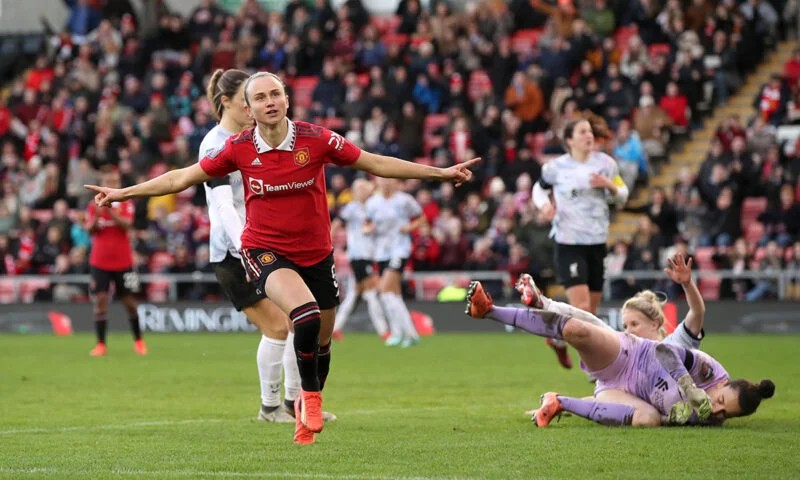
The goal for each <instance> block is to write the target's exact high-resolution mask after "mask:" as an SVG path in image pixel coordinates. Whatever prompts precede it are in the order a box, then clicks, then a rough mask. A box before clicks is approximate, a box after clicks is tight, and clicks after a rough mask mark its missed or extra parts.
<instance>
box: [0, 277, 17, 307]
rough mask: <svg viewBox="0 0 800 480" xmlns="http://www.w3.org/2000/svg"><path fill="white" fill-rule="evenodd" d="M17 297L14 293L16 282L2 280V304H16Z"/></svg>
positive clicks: (0, 288)
mask: <svg viewBox="0 0 800 480" xmlns="http://www.w3.org/2000/svg"><path fill="white" fill-rule="evenodd" d="M16 301H17V295H16V293H15V292H14V282H12V281H11V280H0V304H7V303H14V302H16Z"/></svg>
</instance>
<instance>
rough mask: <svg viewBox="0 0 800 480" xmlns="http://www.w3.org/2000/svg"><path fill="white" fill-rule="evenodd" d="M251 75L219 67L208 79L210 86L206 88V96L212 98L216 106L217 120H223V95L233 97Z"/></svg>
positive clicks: (212, 102)
mask: <svg viewBox="0 0 800 480" xmlns="http://www.w3.org/2000/svg"><path fill="white" fill-rule="evenodd" d="M249 77H250V75H248V74H247V73H246V72H243V71H241V70H236V69H230V70H222V69H221V68H219V69H217V70H216V71H215V72H214V73H213V74H211V79H210V80H209V81H208V88H207V89H206V96H207V97H208V99H209V100H211V104H212V105H213V106H214V114H215V115H216V116H217V120H222V109H223V108H224V105H222V97H228V98H233V97H234V96H235V95H236V92H237V91H239V87H240V86H241V85H242V84H243V83H244V82H246V81H247V79H248V78H249Z"/></svg>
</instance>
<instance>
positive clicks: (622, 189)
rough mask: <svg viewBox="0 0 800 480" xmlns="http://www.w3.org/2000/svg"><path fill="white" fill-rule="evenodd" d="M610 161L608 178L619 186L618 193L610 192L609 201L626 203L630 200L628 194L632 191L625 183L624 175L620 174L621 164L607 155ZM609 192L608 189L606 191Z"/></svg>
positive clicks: (619, 203)
mask: <svg viewBox="0 0 800 480" xmlns="http://www.w3.org/2000/svg"><path fill="white" fill-rule="evenodd" d="M606 157H607V158H608V162H609V172H608V173H609V175H608V178H610V179H611V181H612V182H614V185H615V186H616V187H617V194H616V195H611V194H608V193H607V195H608V203H612V204H615V205H625V203H626V202H627V201H628V195H630V191H629V190H628V186H627V185H625V182H624V181H623V180H622V176H621V175H620V174H619V165H618V164H617V161H616V160H614V159H613V158H612V157H610V156H608V155H606ZM606 192H608V191H606Z"/></svg>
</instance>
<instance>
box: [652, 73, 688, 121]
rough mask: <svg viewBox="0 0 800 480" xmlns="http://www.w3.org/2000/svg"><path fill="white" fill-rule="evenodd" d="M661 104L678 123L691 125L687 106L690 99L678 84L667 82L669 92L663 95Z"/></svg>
mask: <svg viewBox="0 0 800 480" xmlns="http://www.w3.org/2000/svg"><path fill="white" fill-rule="evenodd" d="M658 104H659V106H660V107H661V108H663V109H664V111H665V112H667V115H669V118H671V119H672V121H673V122H675V124H676V125H680V126H681V127H686V126H688V125H689V118H688V117H687V115H686V113H687V108H688V107H689V100H687V99H686V95H683V94H682V93H680V92H679V91H678V84H677V83H675V82H669V83H668V84H667V94H666V95H664V96H663V97H661V101H660V102H658Z"/></svg>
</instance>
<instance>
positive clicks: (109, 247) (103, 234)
mask: <svg viewBox="0 0 800 480" xmlns="http://www.w3.org/2000/svg"><path fill="white" fill-rule="evenodd" d="M109 209H112V210H114V211H116V212H117V214H119V216H121V217H122V218H127V219H128V220H133V203H132V202H114V203H113V204H112V206H111V207H109V208H105V207H104V208H100V209H98V208H97V207H96V206H95V204H94V203H90V204H89V209H88V218H87V222H91V221H92V220H93V219H94V217H95V216H98V217H99V218H98V219H97V231H96V232H95V233H94V234H93V235H92V253H91V255H90V256H89V265H91V266H93V267H97V268H100V269H103V270H109V271H112V272H121V271H124V270H129V269H130V268H131V267H133V251H132V250H131V241H130V238H128V232H127V231H125V230H123V229H122V228H121V227H120V226H119V225H117V224H116V222H114V219H113V218H111V214H110V213H109Z"/></svg>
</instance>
